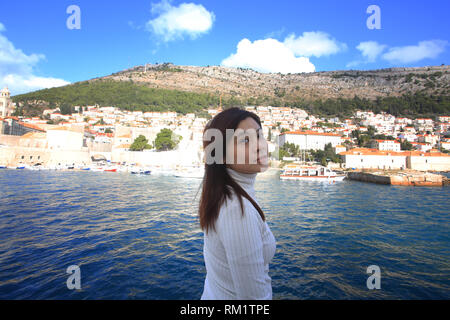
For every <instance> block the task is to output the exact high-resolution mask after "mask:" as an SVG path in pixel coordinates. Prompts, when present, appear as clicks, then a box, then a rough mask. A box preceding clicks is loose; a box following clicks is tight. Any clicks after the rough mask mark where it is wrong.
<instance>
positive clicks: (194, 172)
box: [174, 167, 205, 179]
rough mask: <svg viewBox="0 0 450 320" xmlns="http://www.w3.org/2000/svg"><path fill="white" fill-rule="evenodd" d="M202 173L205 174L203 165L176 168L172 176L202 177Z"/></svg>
mask: <svg viewBox="0 0 450 320" xmlns="http://www.w3.org/2000/svg"><path fill="white" fill-rule="evenodd" d="M204 175H205V169H204V168H203V167H197V168H189V169H184V170H178V171H176V172H175V173H174V176H175V177H177V178H194V179H203V176H204Z"/></svg>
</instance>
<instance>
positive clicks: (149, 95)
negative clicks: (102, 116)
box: [13, 80, 219, 114]
mask: <svg viewBox="0 0 450 320" xmlns="http://www.w3.org/2000/svg"><path fill="white" fill-rule="evenodd" d="M34 100H38V101H46V102H48V103H50V104H55V105H66V104H69V105H71V106H87V105H95V104H98V105H99V106H115V107H118V108H121V109H125V110H130V111H138V110H140V111H144V112H146V111H176V112H179V113H182V114H186V113H190V112H196V111H200V110H203V109H205V108H207V107H211V106H214V107H216V106H217V104H218V101H219V100H218V97H216V96H214V95H211V94H203V93H192V92H184V91H177V90H167V89H155V88H148V87H145V86H143V85H139V84H135V83H132V82H127V81H122V82H119V81H111V80H95V81H90V82H88V81H84V82H78V83H75V84H71V85H68V86H64V87H58V88H51V89H43V90H39V91H35V92H31V93H27V94H22V95H17V96H15V97H13V101H14V102H23V103H27V101H34Z"/></svg>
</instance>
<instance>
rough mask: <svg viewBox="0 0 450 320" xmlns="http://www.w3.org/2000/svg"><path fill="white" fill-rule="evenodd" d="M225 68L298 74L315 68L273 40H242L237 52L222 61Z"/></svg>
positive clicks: (303, 58)
mask: <svg viewBox="0 0 450 320" xmlns="http://www.w3.org/2000/svg"><path fill="white" fill-rule="evenodd" d="M222 65H223V66H226V67H242V68H251V69H254V70H256V71H260V72H275V73H276V72H281V73H299V72H314V71H315V67H314V65H313V64H312V63H311V62H310V61H309V59H308V58H306V57H296V56H295V54H294V53H293V52H292V51H291V49H289V48H288V47H287V46H286V45H285V44H284V43H281V42H279V41H278V40H275V39H264V40H256V41H254V42H251V41H250V40H248V39H242V40H241V41H240V42H239V43H238V45H237V51H236V53H234V54H231V55H230V56H229V57H228V58H226V59H224V60H223V61H222Z"/></svg>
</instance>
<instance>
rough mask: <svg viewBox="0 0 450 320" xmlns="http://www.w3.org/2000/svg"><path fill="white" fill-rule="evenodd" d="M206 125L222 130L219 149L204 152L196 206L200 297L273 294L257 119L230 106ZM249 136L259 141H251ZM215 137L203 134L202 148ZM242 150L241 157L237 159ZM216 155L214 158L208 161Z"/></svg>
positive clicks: (263, 149)
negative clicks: (258, 195)
mask: <svg viewBox="0 0 450 320" xmlns="http://www.w3.org/2000/svg"><path fill="white" fill-rule="evenodd" d="M227 129H228V130H227ZM229 129H233V130H234V134H233V135H232V136H231V135H228V136H227V133H229V131H230V130H229ZM207 130H213V131H215V132H220V133H221V134H222V137H223V143H221V145H222V148H223V149H222V150H219V148H217V150H214V151H213V152H212V154H211V155H205V156H206V157H207V158H209V159H207V161H206V164H205V176H204V180H203V187H202V195H201V199H200V206H199V216H200V226H201V228H202V230H203V231H204V247H203V254H204V259H205V266H206V279H205V284H204V290H203V294H202V297H201V299H205V300H206V299H215V300H231V299H258V300H260V299H261V300H262V299H272V285H271V278H270V276H269V274H268V273H269V262H270V261H271V259H272V258H273V256H274V254H275V247H276V244H275V238H274V236H273V234H272V232H271V231H270V229H269V226H268V225H267V223H266V222H265V216H264V213H263V211H262V210H261V208H260V207H259V205H258V202H257V201H256V199H255V190H254V188H253V185H254V182H255V177H256V175H257V173H258V172H261V171H264V170H265V169H267V167H268V154H267V142H266V141H265V139H264V136H263V133H262V128H261V122H260V120H259V117H258V116H257V115H255V114H254V113H251V112H248V111H245V110H242V109H239V108H230V109H227V110H225V111H223V112H221V113H219V114H217V115H216V116H215V117H214V118H213V119H212V120H211V121H210V122H209V123H208V124H207V126H206V128H205V132H204V133H206V132H207ZM206 136H207V134H204V137H206ZM252 137H255V139H257V141H256V142H257V143H252V142H255V141H252ZM215 139H218V138H217V137H215ZM215 139H214V140H213V139H211V141H208V139H206V140H205V138H204V141H203V146H204V148H205V151H206V150H207V149H208V146H209V144H210V143H212V142H213V141H215ZM217 141H220V139H219V140H217ZM217 141H216V142H217ZM242 153H243V154H244V155H245V157H243V158H245V161H238V160H239V159H242V157H241V158H239V155H240V154H241V155H242ZM217 155H220V156H219V157H218V158H215V160H214V161H208V160H210V159H211V156H217ZM252 159H255V160H256V161H251V160H252Z"/></svg>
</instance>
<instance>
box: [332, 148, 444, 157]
mask: <svg viewBox="0 0 450 320" xmlns="http://www.w3.org/2000/svg"><path fill="white" fill-rule="evenodd" d="M339 154H340V155H342V156H345V155H364V156H388V155H390V156H403V157H406V156H411V157H420V156H422V155H423V156H425V157H450V155H449V154H446V153H441V152H439V151H437V150H436V149H431V150H430V151H429V152H421V151H381V150H378V149H373V148H354V149H351V150H348V151H344V152H340V153H339Z"/></svg>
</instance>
